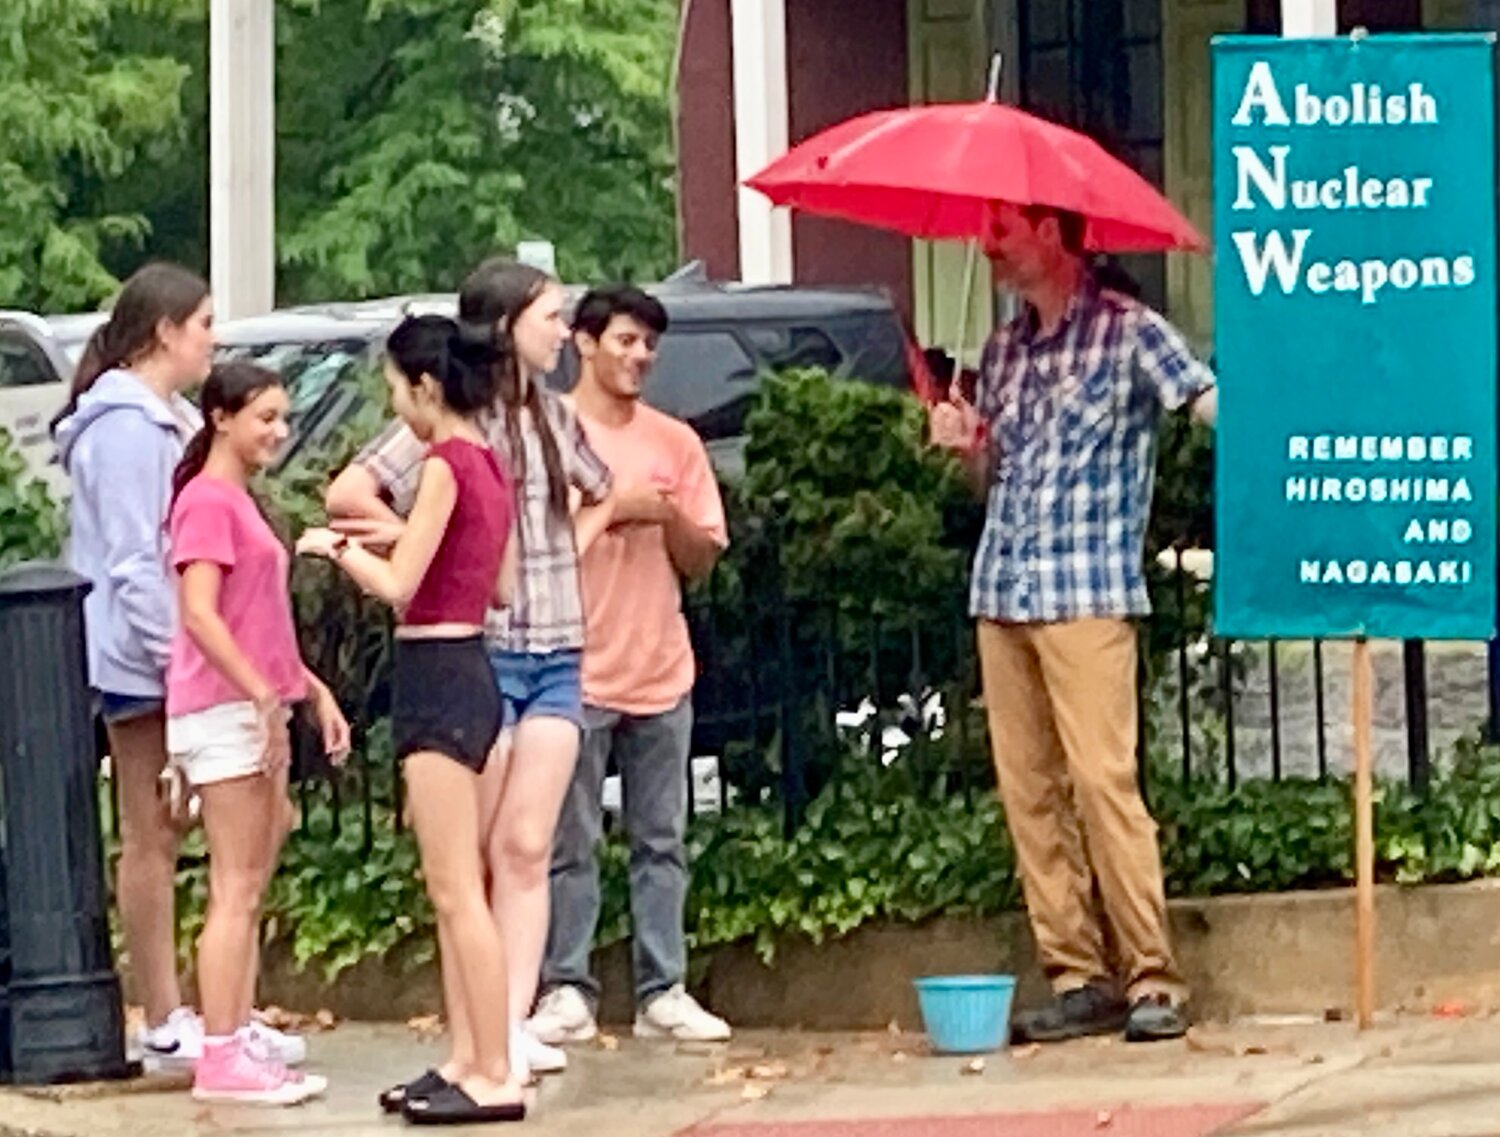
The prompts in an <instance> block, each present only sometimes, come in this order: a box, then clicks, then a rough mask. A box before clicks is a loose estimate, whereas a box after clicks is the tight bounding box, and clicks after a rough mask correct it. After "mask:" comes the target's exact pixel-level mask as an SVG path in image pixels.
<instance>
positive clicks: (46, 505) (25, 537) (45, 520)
mask: <svg viewBox="0 0 1500 1137" xmlns="http://www.w3.org/2000/svg"><path fill="white" fill-rule="evenodd" d="M64 532H65V526H64V517H63V510H62V507H61V506H59V505H58V504H57V502H55V501H53V500H52V495H51V494H49V493H48V492H47V487H46V485H45V484H44V483H43V482H42V481H41V480H40V479H38V478H35V477H32V476H31V475H30V474H29V473H28V472H27V469H26V460H25V459H24V458H22V457H21V452H20V450H18V449H17V448H16V445H15V442H14V441H13V440H12V439H11V436H10V434H9V432H8V431H6V430H5V428H4V427H0V568H5V567H6V566H7V565H12V564H15V563H17V562H18V561H29V560H45V559H48V558H52V557H56V556H57V555H58V554H59V553H61V551H62V541H63V534H64Z"/></svg>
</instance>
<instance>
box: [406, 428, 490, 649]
mask: <svg viewBox="0 0 1500 1137" xmlns="http://www.w3.org/2000/svg"><path fill="white" fill-rule="evenodd" d="M427 458H428V461H431V460H432V459H434V458H438V459H441V460H442V461H443V462H445V463H447V465H448V469H449V470H450V471H452V474H453V480H454V481H455V482H456V483H457V488H458V499H457V501H455V503H454V506H453V514H452V516H451V517H449V519H448V527H447V528H446V529H445V530H444V531H443V539H442V542H441V544H439V545H438V547H437V552H436V553H434V554H433V557H432V563H431V564H429V565H428V566H427V574H426V575H425V576H423V577H422V583H421V584H419V585H418V586H417V591H416V594H415V595H414V596H413V597H412V598H411V601H410V603H408V604H407V606H406V611H405V612H403V613H402V615H401V623H402V624H403V625H405V626H406V627H414V626H422V625H437V624H465V625H468V626H470V627H483V625H484V613H485V610H486V609H488V608H489V607H490V606H491V605H493V604H494V603H495V599H496V597H495V593H496V584H497V581H498V573H499V569H500V564H501V555H502V554H503V552H504V550H505V549H507V548H508V547H510V541H509V540H508V539H505V538H507V537H508V535H509V533H510V530H511V525H512V524H513V523H514V521H515V513H516V510H515V493H514V491H513V490H512V488H511V484H510V479H509V478H507V477H506V476H505V473H504V471H503V470H501V469H500V463H499V462H498V461H497V460H496V458H495V452H494V450H492V449H491V448H490V445H489V443H488V442H479V443H475V442H471V441H470V440H469V439H467V438H458V437H453V438H448V439H445V440H444V441H442V442H435V443H433V444H432V446H431V447H429V448H428V451H427ZM497 534H498V535H500V537H501V538H502V540H501V541H500V542H497V541H496V539H495V538H496V535H497Z"/></svg>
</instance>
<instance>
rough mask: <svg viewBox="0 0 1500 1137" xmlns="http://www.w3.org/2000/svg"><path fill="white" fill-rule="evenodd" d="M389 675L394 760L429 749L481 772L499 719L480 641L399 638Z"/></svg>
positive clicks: (497, 701) (475, 638) (497, 700)
mask: <svg viewBox="0 0 1500 1137" xmlns="http://www.w3.org/2000/svg"><path fill="white" fill-rule="evenodd" d="M394 671H395V674H394V676H393V687H394V691H393V692H392V704H391V733H392V734H393V735H394V736H395V742H396V757H397V758H398V759H400V758H405V757H407V756H408V755H410V754H415V753H417V752H418V751H421V750H432V751H436V752H437V753H439V754H446V755H447V756H448V757H449V758H452V759H453V760H454V761H455V762H460V763H462V764H463V765H465V766H467V767H468V768H469V769H471V770H473V771H474V772H475V773H479V772H480V771H482V770H483V769H484V765H485V762H486V761H487V760H488V759H489V756H490V749H491V748H492V747H493V746H494V745H495V739H497V738H499V737H500V725H501V716H502V714H503V711H502V707H501V703H500V691H499V689H498V688H496V686H495V673H494V672H493V671H491V670H490V661H489V657H488V656H487V655H486V654H485V650H484V640H483V638H482V637H480V636H473V637H470V638H468V639H462V640H403V639H398V640H397V641H396V660H395V669H394Z"/></svg>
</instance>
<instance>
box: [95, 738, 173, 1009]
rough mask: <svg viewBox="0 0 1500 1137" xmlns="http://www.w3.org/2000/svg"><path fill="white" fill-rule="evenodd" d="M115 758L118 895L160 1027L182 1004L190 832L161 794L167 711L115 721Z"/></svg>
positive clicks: (128, 943)
mask: <svg viewBox="0 0 1500 1137" xmlns="http://www.w3.org/2000/svg"><path fill="white" fill-rule="evenodd" d="M106 729H107V730H108V732H109V751H110V763H111V768H112V770H113V772H114V778H115V784H116V785H117V786H118V787H119V791H120V859H119V862H118V863H117V865H116V868H115V893H116V896H117V897H118V901H119V905H120V925H121V928H122V930H123V931H124V933H125V949H126V950H127V951H128V952H129V953H130V970H131V972H132V973H133V974H134V976H135V981H136V983H137V985H138V986H139V989H140V996H141V1001H142V1002H143V1003H144V1004H145V1007H146V1021H147V1023H148V1024H150V1025H152V1026H159V1025H161V1024H162V1023H163V1022H165V1021H166V1018H167V1016H168V1015H169V1014H171V1013H172V1012H173V1011H174V1010H176V1009H177V1008H178V1007H180V1006H182V988H181V986H180V985H179V983H178V980H177V942H176V924H177V901H176V894H175V892H174V886H175V878H176V875H177V850H178V846H179V845H180V844H181V841H182V834H181V832H180V831H179V830H178V828H177V826H176V825H175V824H174V823H173V821H172V817H171V814H170V813H169V812H168V810H167V807H166V805H165V804H164V803H163V802H162V800H161V798H160V797H159V796H158V794H157V778H158V777H159V776H160V775H161V772H162V770H163V769H165V768H166V765H167V723H166V718H165V716H164V715H163V713H162V712H160V711H157V712H155V713H154V714H148V715H142V716H140V717H139V718H133V719H129V720H128V721H126V722H117V723H110V724H109V725H108V726H107V728H106Z"/></svg>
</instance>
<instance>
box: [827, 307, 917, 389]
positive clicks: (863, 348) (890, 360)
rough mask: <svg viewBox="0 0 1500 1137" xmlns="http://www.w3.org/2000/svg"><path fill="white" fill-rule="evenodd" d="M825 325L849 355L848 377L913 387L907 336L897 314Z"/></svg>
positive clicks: (859, 316)
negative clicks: (911, 385) (911, 384)
mask: <svg viewBox="0 0 1500 1137" xmlns="http://www.w3.org/2000/svg"><path fill="white" fill-rule="evenodd" d="M822 326H823V330H824V331H826V332H827V333H828V335H829V336H831V337H832V338H833V339H834V340H835V341H836V342H837V343H838V344H839V346H840V348H841V349H842V350H843V352H844V354H845V362H844V372H845V374H847V375H850V376H853V377H854V378H856V379H860V380H862V381H864V382H866V383H878V384H881V385H883V386H890V387H905V386H908V385H909V384H910V382H911V374H910V367H909V364H908V360H907V347H908V344H907V339H906V333H905V332H904V331H903V330H902V328H901V323H900V321H899V320H897V319H896V317H895V315H894V314H893V313H891V312H861V313H855V314H851V315H847V316H833V317H830V318H829V319H828V320H826V321H824V323H823V325H822Z"/></svg>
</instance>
